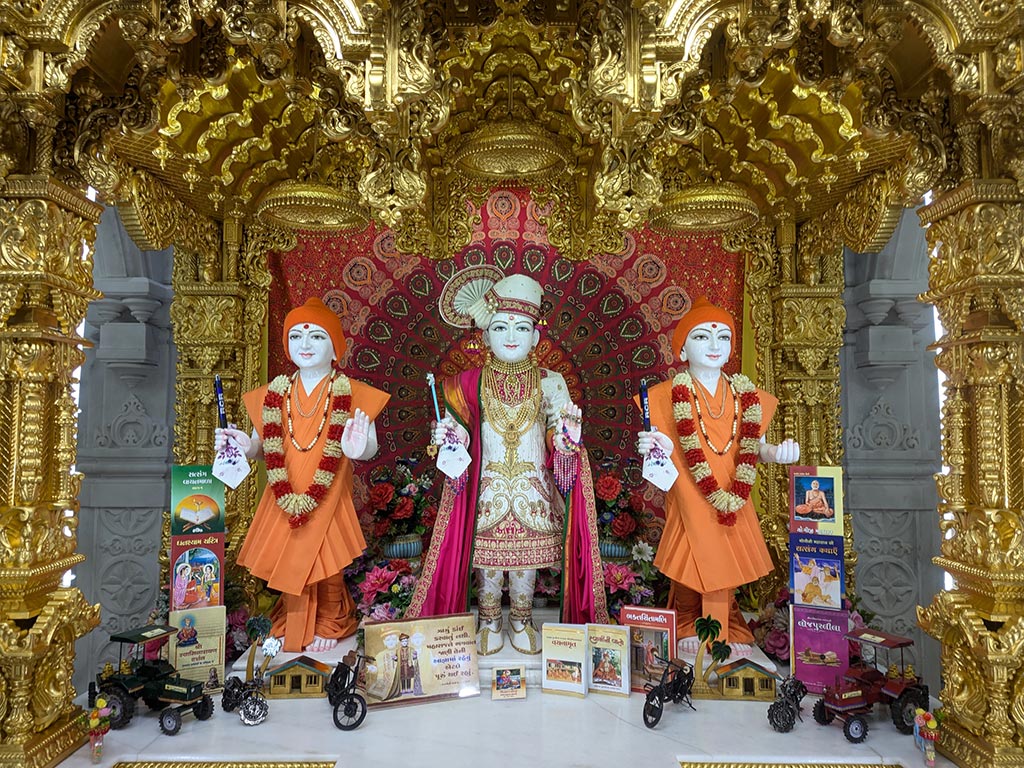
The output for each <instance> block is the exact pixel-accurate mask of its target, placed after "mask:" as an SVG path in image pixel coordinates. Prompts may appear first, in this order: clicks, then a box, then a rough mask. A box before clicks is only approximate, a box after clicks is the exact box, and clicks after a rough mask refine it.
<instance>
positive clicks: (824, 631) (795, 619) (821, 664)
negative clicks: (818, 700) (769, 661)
mask: <svg viewBox="0 0 1024 768" xmlns="http://www.w3.org/2000/svg"><path fill="white" fill-rule="evenodd" d="M790 611H791V612H792V614H791V615H792V619H791V626H792V627H793V631H792V633H791V634H790V649H789V652H790V661H791V663H792V669H793V675H794V676H795V677H796V678H797V679H798V680H801V681H802V682H803V684H804V685H806V686H807V690H808V691H809V692H811V693H821V692H822V691H823V690H824V689H825V686H826V685H835V683H836V680H837V679H839V678H841V677H842V675H843V673H844V672H845V671H846V669H847V667H849V666H850V643H849V641H848V640H847V639H846V637H845V635H846V633H847V631H848V629H849V624H850V614H849V612H848V611H828V610H821V609H819V608H802V607H799V606H790Z"/></svg>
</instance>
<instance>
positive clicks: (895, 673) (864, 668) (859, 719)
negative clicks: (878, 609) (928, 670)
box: [814, 627, 928, 744]
mask: <svg viewBox="0 0 1024 768" xmlns="http://www.w3.org/2000/svg"><path fill="white" fill-rule="evenodd" d="M846 639H847V640H852V641H853V642H855V643H860V645H861V661H859V662H857V663H856V664H852V665H850V667H849V669H847V670H846V673H845V674H844V675H843V678H842V680H837V681H836V684H835V685H832V686H826V687H825V695H824V696H823V697H822V698H820V699H818V701H817V702H816V703H815V705H814V719H815V720H816V721H817V722H818V723H820V724H821V725H828V724H829V723H831V722H832V721H833V720H834V719H835V718H837V717H838V718H839V720H840V721H841V722H842V723H843V734H844V735H845V736H846V738H847V740H848V741H851V742H853V743H854V744H858V743H860V742H862V741H864V739H865V738H867V735H868V723H867V720H866V719H865V715H868V714H870V713H871V710H872V708H873V707H874V705H875V704H877V703H879V702H881V703H883V704H888V705H889V713H890V716H891V717H892V722H893V725H895V726H896V729H897V730H898V731H899V732H900V733H913V732H914V715H915V713H916V710H917V708H918V707H921V708H922V709H925V710H927V709H928V686H926V685H925V684H924V683H922V682H921V678H919V677H917V675H915V674H914V667H913V665H912V664H905V663H904V660H903V649H904V648H909V647H911V646H912V645H913V644H914V641H913V640H911V639H909V638H906V637H900V636H899V635H891V634H889V633H888V632H882V631H881V630H877V629H872V628H871V627H858V628H857V629H855V630H853V631H852V632H849V633H848V634H847V635H846ZM865 646H871V647H874V648H875V649H876V652H875V660H873V661H870V662H869V661H865V660H864V647H865ZM878 649H881V650H883V651H885V664H886V667H887V669H886V671H885V672H882V671H881V670H879V669H878V668H877V666H876V662H877V656H878ZM896 650H899V652H900V663H899V665H896V664H895V663H890V658H889V657H890V654H891V653H892V652H893V651H896Z"/></svg>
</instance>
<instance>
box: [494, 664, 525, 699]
mask: <svg viewBox="0 0 1024 768" xmlns="http://www.w3.org/2000/svg"><path fill="white" fill-rule="evenodd" d="M491 698H492V699H525V698H526V675H524V674H523V668H522V667H498V668H497V669H495V670H494V681H493V682H492V683H491Z"/></svg>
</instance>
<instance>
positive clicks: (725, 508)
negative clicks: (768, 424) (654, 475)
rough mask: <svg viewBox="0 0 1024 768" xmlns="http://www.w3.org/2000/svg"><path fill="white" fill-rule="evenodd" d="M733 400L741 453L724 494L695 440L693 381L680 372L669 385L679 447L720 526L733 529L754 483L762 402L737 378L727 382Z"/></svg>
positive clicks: (751, 387) (744, 379) (746, 382)
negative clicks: (737, 405)
mask: <svg viewBox="0 0 1024 768" xmlns="http://www.w3.org/2000/svg"><path fill="white" fill-rule="evenodd" d="M726 382H727V384H728V385H729V386H730V387H731V388H732V391H733V396H734V397H739V400H740V409H741V412H742V416H741V418H740V435H739V437H740V452H739V456H738V457H737V460H736V477H735V478H734V479H733V482H732V487H731V488H730V489H729V490H724V489H723V488H721V486H719V485H718V481H717V480H716V479H715V475H714V473H713V472H712V471H711V466H710V465H709V464H708V459H707V456H706V455H705V453H704V449H703V448H702V447H701V444H700V438H698V437H697V425H696V424H695V423H694V420H693V405H692V403H691V398H692V397H693V396H694V393H693V379H692V378H690V374H689V372H688V371H683V372H682V373H680V374H679V375H678V376H676V377H675V379H673V381H672V415H673V416H674V417H675V419H676V429H677V430H678V432H679V445H680V446H681V447H682V449H683V456H684V457H685V459H686V463H687V465H688V466H689V467H690V472H691V473H692V474H693V479H694V480H695V481H696V483H697V487H698V488H699V489H700V492H701V493H703V494H704V498H706V499H707V500H708V503H710V504H711V506H712V507H714V508H715V511H716V512H717V513H718V522H719V524H720V525H726V526H732V525H736V513H737V512H738V511H739V510H740V508H741V507H742V506H743V505H744V504H746V503H747V500H748V499H749V498H750V492H751V490H752V489H753V487H754V481H755V480H756V479H757V470H756V469H755V468H754V467H755V465H756V464H757V458H758V456H759V455H760V450H761V445H760V442H761V435H760V431H761V401H760V399H759V398H758V396H757V390H756V389H755V388H754V384H753V383H752V382H751V381H750V379H748V378H747V377H746V376H743V375H742V374H736V375H735V376H733V377H732V379H731V380H729V379H728V378H727V379H726Z"/></svg>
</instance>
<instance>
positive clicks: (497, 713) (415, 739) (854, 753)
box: [62, 687, 952, 768]
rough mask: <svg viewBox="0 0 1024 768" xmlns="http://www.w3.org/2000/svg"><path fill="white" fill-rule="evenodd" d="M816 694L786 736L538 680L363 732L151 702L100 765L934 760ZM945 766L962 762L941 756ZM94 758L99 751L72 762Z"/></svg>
mask: <svg viewBox="0 0 1024 768" xmlns="http://www.w3.org/2000/svg"><path fill="white" fill-rule="evenodd" d="M813 701H814V698H813V696H808V697H807V698H806V699H805V700H804V706H803V710H804V711H803V718H804V719H803V722H797V724H796V728H794V730H793V731H791V732H790V733H787V734H782V733H776V732H775V731H773V730H772V728H771V726H770V725H769V724H768V720H767V718H766V711H767V705H764V704H759V703H753V702H724V701H696V702H694V705H695V707H696V711H693V710H691V709H688V708H686V707H685V706H684V705H675V704H668V705H666V709H665V713H664V716H663V717H662V720H661V722H660V723H659V724H658V726H657V727H656V728H654V729H648V728H646V727H645V726H644V724H643V720H642V716H641V713H642V710H643V702H644V699H643V696H642V695H640V694H633V695H632V696H630V697H629V698H628V699H627V698H623V697H615V696H608V695H600V694H591V695H590V696H588V697H587V698H585V699H577V698H572V697H566V696H559V695H553V694H549V693H541V691H540V690H539V689H538V688H536V687H528V689H527V696H526V699H525V700H512V701H494V700H492V699H491V696H490V690H489V688H488V689H486V690H485V692H484V693H483V694H482V695H481V696H479V697H473V698H467V699H461V700H450V701H441V702H433V703H428V704H417V705H411V706H406V707H396V708H385V709H381V708H374V709H371V710H370V711H369V713H368V714H367V716H366V720H365V721H364V722H363V724H362V725H361V726H360V727H359V728H358V729H357V730H355V731H350V732H344V731H340V730H338V729H337V728H335V726H334V722H333V719H332V711H331V707H330V705H329V704H328V702H327V700H326V699H288V700H274V701H271V702H270V715H269V717H268V719H267V721H266V722H265V723H263V724H262V725H259V726H256V727H247V726H245V725H243V724H242V723H241V722H240V721H239V719H238V716H237V714H234V713H232V714H229V713H226V712H224V711H223V710H221V708H220V704H219V697H218V702H217V703H218V706H217V710H216V712H215V714H214V716H213V717H212V718H211V719H210V720H207V721H206V722H198V721H196V720H195V719H194V718H193V717H192V716H191V715H186V716H185V718H184V721H183V723H182V727H181V731H180V732H179V733H178V735H176V736H164V735H163V734H161V733H160V730H159V726H158V722H157V715H156V714H155V713H152V712H148V711H146V708H145V707H144V706H140V708H139V711H138V713H137V714H136V716H135V718H134V719H133V720H132V722H131V723H130V724H129V725H128V726H127V727H126V728H124V729H122V730H119V731H111V732H110V733H109V734H107V737H106V741H105V744H104V752H103V758H102V762H101V765H104V766H115V765H117V764H119V763H127V764H132V763H146V764H148V765H149V766H152V765H153V764H154V763H164V762H167V763H177V764H184V765H188V766H194V765H196V764H197V763H201V762H221V763H223V762H236V761H237V762H244V763H245V764H246V765H247V766H255V765H258V764H259V763H261V762H263V763H271V762H272V763H278V764H280V763H282V762H299V763H320V764H327V765H336V766H338V768H351V767H352V766H360V768H378V767H379V768H385V767H388V768H390V767H391V766H396V765H414V766H417V767H418V768H431V767H432V766H439V767H440V766H444V768H463V767H464V768H505V767H506V766H508V767H509V768H511V767H513V766H514V767H515V768H523V767H525V766H560V767H561V766H616V768H640V767H641V766H642V767H643V768H657V767H659V766H665V767H666V768H671V767H672V766H679V765H680V764H682V765H684V766H686V765H690V764H697V765H701V764H705V765H706V764H711V765H744V766H750V765H752V764H755V765H756V764H765V765H771V766H780V765H805V766H810V765H813V766H818V767H819V768H820V767H821V766H832V765H871V766H881V765H886V766H888V765H900V766H905V768H911V767H912V766H923V765H924V759H923V755H922V754H921V753H920V752H917V751H916V749H915V748H914V740H913V737H912V736H903V735H900V734H899V733H897V732H896V730H895V729H894V728H893V726H892V723H891V722H889V718H888V711H884V710H879V711H878V712H877V713H876V715H875V717H874V719H873V720H872V721H871V722H870V723H869V727H870V730H869V733H868V737H867V740H866V741H865V742H864V743H862V744H850V743H848V742H847V741H846V739H845V738H844V737H843V733H842V729H841V727H840V726H839V725H837V724H835V723H833V724H832V725H829V726H819V725H818V724H817V723H815V722H814V720H813V718H812V717H811V714H810V710H811V705H812V704H813ZM936 764H937V765H938V766H940V767H948V766H951V765H952V763H949V762H947V761H945V760H943V759H942V758H941V757H940V758H938V760H937V763H936ZM88 765H91V763H90V759H89V751H88V746H86V747H83V748H82V749H80V750H79V751H78V752H76V753H75V754H74V755H72V756H71V757H69V758H68V759H67V760H66V761H65V762H64V763H62V766H64V767H66V768H85V766H88Z"/></svg>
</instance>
